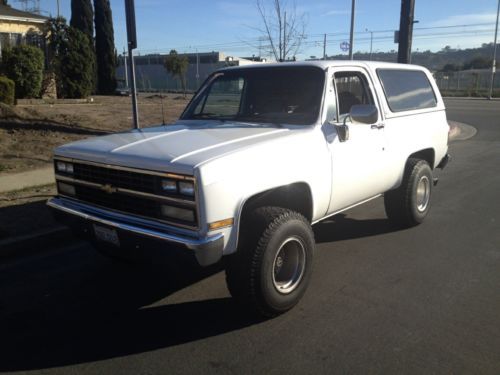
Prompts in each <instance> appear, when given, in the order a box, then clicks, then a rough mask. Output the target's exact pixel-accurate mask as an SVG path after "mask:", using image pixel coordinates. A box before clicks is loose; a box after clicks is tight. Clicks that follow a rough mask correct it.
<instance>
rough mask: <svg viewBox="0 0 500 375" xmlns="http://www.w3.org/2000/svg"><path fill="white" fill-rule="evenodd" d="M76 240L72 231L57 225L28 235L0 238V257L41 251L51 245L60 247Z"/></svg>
mask: <svg viewBox="0 0 500 375" xmlns="http://www.w3.org/2000/svg"><path fill="white" fill-rule="evenodd" d="M72 240H74V236H73V234H72V232H71V231H70V230H69V229H68V228H66V227H64V226H56V227H52V228H49V229H44V230H40V231H37V232H34V233H30V234H27V235H22V236H17V237H13V238H7V239H4V240H0V258H9V257H20V256H24V255H28V254H32V253H41V252H43V251H45V250H46V249H47V247H49V246H54V245H57V246H58V247H59V246H61V245H64V244H67V243H69V242H71V241H72Z"/></svg>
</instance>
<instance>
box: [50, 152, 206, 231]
mask: <svg viewBox="0 0 500 375" xmlns="http://www.w3.org/2000/svg"><path fill="white" fill-rule="evenodd" d="M55 162H57V160H56V161H55ZM71 163H72V164H73V173H72V174H68V173H60V174H59V175H60V178H61V179H63V180H64V181H66V182H68V183H73V184H74V186H75V196H74V197H73V198H76V199H78V200H79V201H81V202H87V203H90V204H93V205H97V206H100V207H103V208H109V209H112V210H115V211H119V212H122V213H125V214H133V215H137V216H141V217H145V218H152V219H157V220H161V221H164V222H167V223H170V224H173V225H179V226H183V227H188V228H193V229H195V228H197V226H198V223H197V219H196V218H197V215H196V210H195V206H194V205H193V203H192V202H194V200H195V198H194V197H187V196H181V195H179V194H168V195H167V194H165V193H163V192H161V191H160V187H161V179H163V178H171V177H170V176H166V174H165V177H164V176H163V175H161V174H160V175H155V174H154V173H155V172H152V173H151V174H148V173H141V171H137V172H135V171H131V170H124V169H118V168H113V167H104V166H98V165H93V164H86V163H79V162H78V161H74V160H72V161H71ZM56 178H57V175H56ZM177 178H178V179H184V178H189V177H184V176H179V177H177ZM68 179H69V180H68ZM86 183H91V184H86ZM92 184H95V185H97V186H93V185H92ZM105 186H111V187H112V188H119V189H120V188H121V189H127V190H129V192H120V191H116V190H115V191H113V192H112V193H109V192H107V191H104V189H103V188H104V187H105ZM135 192H137V193H135ZM141 193H147V194H151V195H152V196H150V197H148V196H144V194H141ZM165 199H169V201H168V202H167V203H162V202H163V201H164V200H165ZM162 204H167V205H170V206H177V207H180V208H187V209H193V210H194V217H195V222H185V221H182V220H178V219H171V218H168V219H167V218H165V217H164V216H163V215H162V214H161V205H162Z"/></svg>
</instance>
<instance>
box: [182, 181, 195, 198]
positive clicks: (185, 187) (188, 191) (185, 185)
mask: <svg viewBox="0 0 500 375" xmlns="http://www.w3.org/2000/svg"><path fill="white" fill-rule="evenodd" d="M179 191H180V193H181V194H184V195H189V196H190V197H194V184H193V183H192V182H185V181H181V182H179Z"/></svg>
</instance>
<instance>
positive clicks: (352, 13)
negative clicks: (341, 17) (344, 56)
mask: <svg viewBox="0 0 500 375" xmlns="http://www.w3.org/2000/svg"><path fill="white" fill-rule="evenodd" d="M355 10H356V0H352V4H351V35H350V37H349V60H352V59H353V54H352V50H353V44H354V12H355Z"/></svg>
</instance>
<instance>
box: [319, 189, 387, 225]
mask: <svg viewBox="0 0 500 375" xmlns="http://www.w3.org/2000/svg"><path fill="white" fill-rule="evenodd" d="M381 196H382V194H377V195H375V196H373V197H371V198H368V199H365V200H363V201H361V202H358V203H355V204H353V205H351V206H349V207H346V208H342V209H341V210H338V211H335V212H332V213H330V214H328V215H326V216H323V217H322V218H321V219H318V220H314V221H313V222H312V223H311V225H314V224H316V223H319V222H320V221H322V220H325V219H328V218H329V217H332V216H334V215H337V214H339V213H341V212H344V211H347V210H350V209H351V208H354V207H356V206H359V205H362V204H363V203H367V202H369V201H371V200H374V199H377V198H378V197H381Z"/></svg>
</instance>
